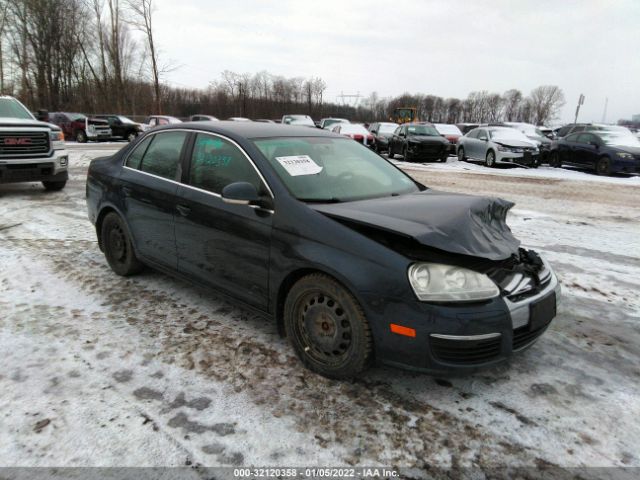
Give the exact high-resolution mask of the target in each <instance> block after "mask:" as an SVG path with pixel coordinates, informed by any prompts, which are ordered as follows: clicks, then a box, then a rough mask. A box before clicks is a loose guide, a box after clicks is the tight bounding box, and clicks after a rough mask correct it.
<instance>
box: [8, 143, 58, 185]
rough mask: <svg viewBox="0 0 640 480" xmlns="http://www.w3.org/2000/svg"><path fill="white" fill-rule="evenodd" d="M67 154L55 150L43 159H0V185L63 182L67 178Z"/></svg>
mask: <svg viewBox="0 0 640 480" xmlns="http://www.w3.org/2000/svg"><path fill="white" fill-rule="evenodd" d="M68 168H69V153H68V152H67V151H66V150H55V151H54V152H53V155H52V156H50V157H45V158H15V159H10V158H2V159H0V183H20V182H41V181H64V180H67V179H68V178H69V172H68Z"/></svg>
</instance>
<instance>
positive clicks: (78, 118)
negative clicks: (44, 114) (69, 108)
mask: <svg viewBox="0 0 640 480" xmlns="http://www.w3.org/2000/svg"><path fill="white" fill-rule="evenodd" d="M68 115H69V119H70V120H71V121H72V122H78V121H80V122H81V121H82V120H84V119H85V118H87V117H86V116H85V115H83V114H81V113H69V114H68Z"/></svg>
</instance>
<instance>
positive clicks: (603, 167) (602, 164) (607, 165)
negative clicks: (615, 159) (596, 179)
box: [596, 157, 611, 177]
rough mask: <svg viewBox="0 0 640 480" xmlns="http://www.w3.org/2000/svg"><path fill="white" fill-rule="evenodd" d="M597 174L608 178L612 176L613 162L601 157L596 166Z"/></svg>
mask: <svg viewBox="0 0 640 480" xmlns="http://www.w3.org/2000/svg"><path fill="white" fill-rule="evenodd" d="M596 172H597V173H598V175H602V176H606V177H608V176H610V175H611V160H610V159H609V157H600V160H598V163H597V165H596Z"/></svg>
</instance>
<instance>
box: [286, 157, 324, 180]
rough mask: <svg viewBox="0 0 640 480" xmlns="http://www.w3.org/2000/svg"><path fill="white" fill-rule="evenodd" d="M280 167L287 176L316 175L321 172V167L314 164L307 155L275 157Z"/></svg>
mask: <svg viewBox="0 0 640 480" xmlns="http://www.w3.org/2000/svg"><path fill="white" fill-rule="evenodd" d="M276 160H277V161H278V162H280V165H282V166H283V167H284V169H285V170H286V171H287V173H288V174H289V175H291V176H292V177H298V176H300V175H316V174H318V173H320V172H321V171H322V167H321V166H320V165H318V164H317V163H316V162H314V161H313V160H312V159H311V157H310V156H309V155H293V156H290V157H276Z"/></svg>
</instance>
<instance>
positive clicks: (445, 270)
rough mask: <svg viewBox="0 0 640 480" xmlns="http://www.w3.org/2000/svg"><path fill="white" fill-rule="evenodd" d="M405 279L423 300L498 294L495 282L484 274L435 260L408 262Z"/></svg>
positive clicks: (458, 299)
mask: <svg viewBox="0 0 640 480" xmlns="http://www.w3.org/2000/svg"><path fill="white" fill-rule="evenodd" d="M409 283H410V284H411V287H412V288H413V291H414V293H415V294H416V296H417V297H418V299H419V300H420V301H423V302H468V301H475V300H488V299H490V298H494V297H497V296H498V295H500V290H499V289H498V287H497V286H496V284H495V283H493V282H492V281H491V279H490V278H489V277H487V276H486V275H484V274H482V273H478V272H474V271H472V270H467V269H466V268H460V267H454V266H451V265H441V264H438V263H415V264H413V265H411V267H409Z"/></svg>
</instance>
